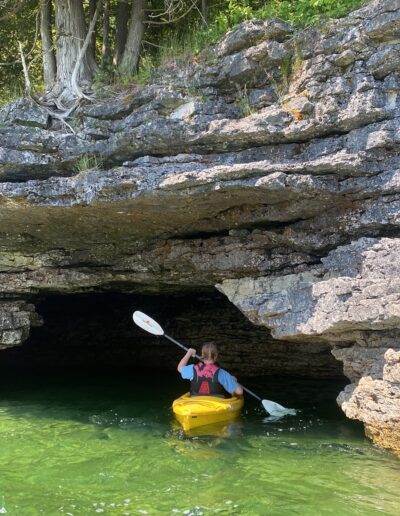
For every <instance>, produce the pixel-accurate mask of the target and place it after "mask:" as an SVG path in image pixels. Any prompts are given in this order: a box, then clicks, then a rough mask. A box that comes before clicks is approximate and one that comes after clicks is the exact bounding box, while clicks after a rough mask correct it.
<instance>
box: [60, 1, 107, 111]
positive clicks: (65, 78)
mask: <svg viewBox="0 0 400 516" xmlns="http://www.w3.org/2000/svg"><path fill="white" fill-rule="evenodd" d="M100 4H101V0H98V2H97V6H96V12H95V15H94V18H93V19H92V22H93V20H94V21H95V20H96V18H97V16H98V12H99V7H100ZM55 26H56V63H57V76H56V82H55V85H54V87H53V89H52V91H51V92H50V96H51V97H52V98H55V99H57V103H58V106H59V107H61V108H65V107H66V106H68V105H70V104H71V102H73V101H74V99H75V98H76V96H77V88H78V85H79V88H84V89H89V88H90V86H91V84H92V80H93V77H94V75H95V74H96V73H98V71H99V68H98V66H97V64H96V61H95V60H94V57H93V55H92V54H91V53H89V52H87V47H88V46H89V43H90V36H91V34H88V32H87V30H86V26H85V16H84V12H83V4H82V0H55ZM92 30H93V29H92ZM85 45H86V48H85V49H84V46H85ZM83 49H84V50H83Z"/></svg>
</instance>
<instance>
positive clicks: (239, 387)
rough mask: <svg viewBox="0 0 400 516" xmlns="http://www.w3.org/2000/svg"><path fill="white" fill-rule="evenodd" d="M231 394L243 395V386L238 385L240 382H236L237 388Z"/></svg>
mask: <svg viewBox="0 0 400 516" xmlns="http://www.w3.org/2000/svg"><path fill="white" fill-rule="evenodd" d="M233 394H236V395H237V396H243V387H242V386H241V385H240V383H238V386H237V389H236V390H235V391H234V393H233Z"/></svg>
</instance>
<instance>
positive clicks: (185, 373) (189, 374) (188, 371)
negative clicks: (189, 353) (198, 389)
mask: <svg viewBox="0 0 400 516" xmlns="http://www.w3.org/2000/svg"><path fill="white" fill-rule="evenodd" d="M181 376H182V378H183V379H184V380H191V379H192V378H193V364H191V365H187V366H185V367H183V368H182V371H181Z"/></svg>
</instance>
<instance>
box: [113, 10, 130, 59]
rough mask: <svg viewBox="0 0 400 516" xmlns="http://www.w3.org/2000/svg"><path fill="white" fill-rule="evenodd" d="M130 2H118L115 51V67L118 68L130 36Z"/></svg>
mask: <svg viewBox="0 0 400 516" xmlns="http://www.w3.org/2000/svg"><path fill="white" fill-rule="evenodd" d="M129 7H130V2H129V0H118V1H117V12H116V20H115V49H114V57H113V65H114V66H116V67H118V65H119V64H120V62H121V58H122V54H123V52H124V48H125V43H126V38H127V35H128V20H129Z"/></svg>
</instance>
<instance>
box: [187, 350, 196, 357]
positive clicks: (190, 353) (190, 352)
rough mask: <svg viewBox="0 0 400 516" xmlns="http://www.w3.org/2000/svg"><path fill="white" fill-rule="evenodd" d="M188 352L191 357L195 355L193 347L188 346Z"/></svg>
mask: <svg viewBox="0 0 400 516" xmlns="http://www.w3.org/2000/svg"><path fill="white" fill-rule="evenodd" d="M187 352H188V354H189V355H190V356H191V357H195V356H196V350H195V349H194V348H189V349H188V350H187Z"/></svg>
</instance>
